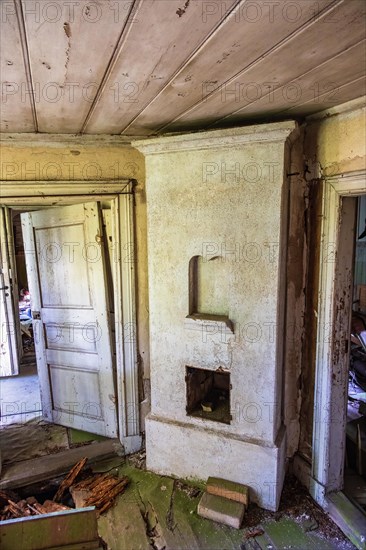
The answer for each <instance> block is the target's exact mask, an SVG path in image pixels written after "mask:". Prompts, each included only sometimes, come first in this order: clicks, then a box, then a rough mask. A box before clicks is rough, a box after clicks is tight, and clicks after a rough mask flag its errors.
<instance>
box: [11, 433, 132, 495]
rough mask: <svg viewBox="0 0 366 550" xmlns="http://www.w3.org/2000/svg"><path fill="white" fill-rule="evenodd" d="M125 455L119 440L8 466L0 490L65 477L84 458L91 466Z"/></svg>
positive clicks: (92, 444)
mask: <svg viewBox="0 0 366 550" xmlns="http://www.w3.org/2000/svg"><path fill="white" fill-rule="evenodd" d="M123 454H124V451H123V447H122V445H121V443H120V441H119V440H117V439H108V440H106V441H101V442H98V443H91V444H90V445H83V446H82V447H77V448H75V449H67V450H66V451H61V452H59V453H56V454H52V455H47V456H41V457H39V458H34V459H31V460H24V461H22V462H16V463H14V464H12V465H9V466H8V465H5V466H4V467H3V470H2V472H1V480H0V490H5V489H8V488H10V487H11V488H12V489H15V488H18V487H26V486H27V485H32V484H34V483H38V482H39V481H46V480H48V479H52V478H55V477H58V476H60V475H63V474H66V473H67V472H68V471H69V470H70V468H71V467H72V466H73V465H74V464H76V462H78V461H79V460H81V459H82V458H83V457H87V458H88V465H91V464H93V463H94V464H95V463H96V462H99V461H100V460H106V459H109V458H115V457H116V456H122V455H123Z"/></svg>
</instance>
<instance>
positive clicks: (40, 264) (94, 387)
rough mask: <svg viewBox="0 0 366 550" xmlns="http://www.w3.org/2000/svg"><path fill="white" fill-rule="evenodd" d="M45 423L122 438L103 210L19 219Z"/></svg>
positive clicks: (76, 208)
mask: <svg viewBox="0 0 366 550" xmlns="http://www.w3.org/2000/svg"><path fill="white" fill-rule="evenodd" d="M22 228H23V236H24V243H25V250H26V264H27V273H28V278H29V287H30V292H31V297H32V314H33V327H34V334H35V349H36V357H37V366H38V372H39V378H40V389H41V398H42V409H43V414H44V416H45V418H46V419H47V420H49V421H52V422H54V423H56V424H62V425H64V426H70V427H72V428H77V429H81V430H86V431H88V432H92V433H97V434H100V435H105V436H109V437H116V436H117V417H116V392H115V375H114V363H113V354H112V347H111V327H110V318H109V304H108V298H107V296H108V293H107V282H106V281H107V279H106V271H105V257H104V247H103V246H102V225H101V212H100V207H99V204H98V203H96V202H94V203H85V204H78V205H72V206H64V207H58V208H53V209H46V210H39V211H36V212H31V213H27V214H22Z"/></svg>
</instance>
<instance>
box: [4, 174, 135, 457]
mask: <svg viewBox="0 0 366 550" xmlns="http://www.w3.org/2000/svg"><path fill="white" fill-rule="evenodd" d="M135 183H136V182H135V181H134V180H127V179H126V180H118V181H102V182H101V181H72V182H65V181H53V180H48V181H42V182H39V181H12V182H3V183H2V193H1V197H0V205H1V208H0V216H1V220H0V221H1V229H2V238H1V244H2V243H3V242H6V241H7V240H8V239H6V237H7V236H8V235H9V234H10V233H9V231H8V227H9V224H7V222H6V219H4V218H5V217H4V211H7V210H10V209H13V210H18V211H19V210H22V211H23V212H27V211H28V214H27V216H30V215H32V216H33V214H32V212H34V211H35V210H36V211H37V212H36V215H37V216H42V215H43V214H42V212H45V211H46V210H51V209H53V210H54V212H56V211H58V209H59V208H60V209H62V208H64V207H68V206H70V207H75V208H76V207H77V205H79V206H80V205H84V204H85V203H89V202H90V201H94V203H98V204H99V206H98V208H94V207H93V206H92V208H94V213H92V214H93V216H94V214H95V216H94V217H96V212H97V210H99V209H100V207H101V208H103V206H104V205H105V203H106V202H107V203H109V205H110V206H109V211H110V214H109V217H110V220H109V222H110V226H111V228H112V233H113V242H110V241H109V242H108V247H110V248H111V251H112V254H113V262H112V261H111V262H110V267H111V269H110V273H111V277H112V279H113V284H114V286H113V288H108V285H107V284H106V282H102V281H94V283H93V284H94V290H93V292H92V293H90V295H91V296H92V297H93V299H94V298H95V300H94V301H95V303H98V304H99V305H98V308H99V309H98V311H100V307H99V306H100V296H101V295H103V296H104V298H103V300H105V301H107V300H108V296H107V295H108V294H113V301H112V307H111V311H109V312H106V313H105V314H104V315H102V316H101V318H100V319H99V318H98V320H97V326H95V327H94V328H96V329H98V330H99V328H100V327H101V324H102V323H103V322H104V318H105V319H107V317H108V319H112V320H111V321H110V322H108V329H106V330H102V331H100V330H99V332H102V334H103V337H105V338H107V337H108V341H109V344H108V346H110V348H111V351H110V353H111V354H112V355H113V356H114V357H115V368H114V369H112V372H111V377H112V379H113V381H114V390H113V391H108V387H107V385H106V378H107V377H106V376H101V377H99V382H100V383H101V384H99V382H98V383H97V377H98V374H97V370H98V369H94V370H93V369H92V368H91V365H90V364H89V363H90V361H91V359H92V358H91V354H89V355H88V353H84V352H83V354H82V357H81V359H80V356H76V355H74V356H73V358H72V359H73V360H72V362H71V366H73V365H74V366H75V367H76V368H78V367H80V368H79V371H83V373H84V374H80V373H78V374H80V376H81V377H84V378H83V380H84V383H81V382H80V380H79V381H78V382H77V383H76V376H75V377H73V376H72V377H71V379H70V380H71V382H70V384H69V388H70V391H71V390H76V391H77V392H78V398H77V399H75V400H73V399H71V400H70V401H71V409H72V410H71V414H70V408H68V410H67V411H62V410H57V409H60V408H61V407H59V405H60V402H59V396H60V395H61V394H62V391H64V392H65V384H64V383H63V381H62V380H61V379H62V377H63V375H64V373H65V365H64V363H67V362H66V361H60V365H59V368H58V370H57V372H56V371H55V370H54V372H53V373H52V374H53V375H54V376H53V380H51V382H52V383H53V387H51V388H50V391H49V392H48V393H47V391H46V392H44V391H41V401H42V412H43V418H44V419H45V420H46V421H47V422H51V423H55V424H60V425H62V426H65V425H66V426H69V424H68V421H70V417H71V421H72V422H71V424H72V426H71V427H73V428H75V429H77V430H82V431H87V432H89V433H99V435H104V436H106V437H112V438H113V437H117V436H118V437H119V439H120V441H121V443H122V444H123V445H124V448H125V452H126V453H133V452H135V451H138V450H139V449H140V448H141V441H142V438H141V434H140V421H139V400H138V367H137V365H138V361H137V349H136V339H131V338H128V339H127V338H124V333H125V331H127V330H128V331H129V334H131V333H133V334H136V329H135V327H136V312H135V264H134V262H132V260H130V259H131V258H132V259H133V258H134V255H133V253H132V252H133V247H134V196H133V194H134V186H135ZM41 208H42V210H41ZM43 209H44V210H43ZM82 211H83V206H82V207H81V212H82ZM29 213H30V214H29ZM56 214H57V213H56ZM56 214H55V216H56V217H57V215H56ZM89 214H90V212H89ZM80 215H81V214H80ZM93 216H91V217H93ZM107 216H108V214H107ZM89 217H90V216H89ZM70 220H71V223H70V225H71V224H73V223H74V222H76V221H77V219H76V216H74V215H73V216H71V215H70ZM106 224H108V220H107V221H106ZM66 226H67V224H66ZM46 227H50V226H47V223H46ZM53 231H54V234H55V232H56V233H57V231H58V230H56V229H53ZM80 232H81V234H82V233H83V232H82V231H81V230H79V233H80ZM70 233H71V235H70V236H71V239H67V241H71V242H72V241H75V240H77V239H76V238H75V235H76V233H75V232H73V231H72V230H70ZM39 234H41V233H39ZM32 235H33V237H34V235H35V231H33V229H32V224H31V223H28V236H31V237H32ZM86 237H87V241H88V243H91V246H90V247H88V250H89V252H90V253H92V252H93V250H95V249H96V246H100V247H101V246H102V245H103V249H104V248H105V246H106V244H103V243H102V239H101V232H99V230H98V228H96V226H94V229H93V228H92V230H91V232H90V233H89V234H86ZM33 240H34V243H35V241H36V239H34V238H33ZM38 240H39V239H38ZM67 241H66V239H64V240H63V242H64V243H66V242H67ZM34 243H33V251H32V248H30V249H29V248H28V249H29V250H30V251H31V252H32V253H33V255H34V256H35V257H36V254H35V249H34V246H35V244H34ZM88 243H85V244H86V245H87V244H88ZM80 248H82V247H80ZM131 251H132V252H131ZM2 252H3V251H2V250H1V261H2V266H1V267H2V270H1V272H0V275H1V277H0V279H1V286H0V288H4V287H5V286H6V287H8V288H9V286H10V285H9V281H8V280H4V279H6V277H8V279H9V273H11V267H12V266H10V265H9V262H8V265H6V266H5V267H6V268H7V269H3V268H4V260H6V257H5V256H4V255H3V253H2ZM79 256H80V254H79ZM105 256H107V255H105ZM105 259H106V262H105V264H108V258H105ZM51 263H52V262H49V263H46V268H47V272H48V274H49V272H50V270H49V265H50V264H51ZM92 263H93V262H92V261H90V262H89V264H92ZM96 263H98V262H96ZM84 264H85V262H84ZM70 265H71V264H70ZM43 267H44V266H43ZM84 267H85V266H84ZM88 267H90V268H92V267H93V266H88ZM94 267H95V266H94ZM85 269H86V268H85ZM51 271H52V269H51ZM94 271H96V270H95V269H94ZM104 271H105V270H103V272H104ZM13 272H14V270H13ZM55 273H56V271H55ZM31 274H32V277H34V274H36V275H37V276H39V277H40V278H41V277H43V279H44V278H45V276H44V274H45V270H44V269H43V268H42V267H39V266H38V269H37V270H31ZM92 276H93V277H94V275H92ZM106 277H107V275H106V273H104V274H103V278H106ZM28 278H29V270H28ZM46 279H47V277H46ZM70 280H71V281H72V282H73V284H74V286H75V288H76V289H77V290H75V289H74V290H72V291H70V288H69V286H68V285H65V287H64V288H66V295H67V296H69V297H70V292H74V296H76V299H77V300H79V298H80V297H84V298H85V297H86V296H87V294H88V293H87V291H86V290H85V285H84V286H83V285H82V284H81V281H82V280H83V279H82V277H80V274H79V273H77V274H76V275H75V276H73V277H70ZM84 280H85V279H84ZM3 283H4V284H3ZM33 286H37V285H33ZM51 287H52V284H51ZM96 288H97V289H98V292H96V290H95V289H96ZM52 292H53V290H52ZM52 292H51V291H50V293H49V295H50V296H52ZM6 294H7V296H5V295H6ZM31 294H32V293H31ZM122 297H123V299H122ZM5 298H6V299H5ZM33 299H34V296H33V295H32V300H33ZM79 301H80V300H79ZM10 302H11V296H10V294H9V293H7V292H3V293H1V304H0V305H1V308H2V312H1V313H3V311H5V315H4V316H2V318H3V319H9V315H10V314H11V313H14V310H13V312H12V307H13V306H12V303H10ZM40 304H41V300H38V304H36V305H37V306H38V305H40ZM93 304H94V302H93ZM51 305H52V304H51ZM56 305H57V304H56ZM71 305H72V304H71ZM76 305H77V304H76ZM61 309H62V308H61ZM44 313H45V312H44V311H42V308H41V307H39V308H38V307H34V311H32V321H33V325H34V324H37V323H41V322H44V321H46V324H47V323H48V321H49V319H48V318H47V316H46V317H44V318H42V317H43V316H44ZM46 313H49V312H46ZM61 313H62V312H61ZM61 313H60V315H61ZM81 313H82V314H87V308H82V312H81ZM73 320H74V321H75V323H80V322H81V320H80V319H78V318H75V317H74V319H73ZM54 321H56V323H53V324H57V323H58V322H61V321H60V319H54ZM83 326H84V325H83V324H81V325H80V324H79V325H75V330H74V335H75V340H77V334H79V335H80V334H82V333H83V330H79V331H78V330H77V329H78V328H80V327H81V328H82V327H83ZM48 328H49V329H50V330H48V336H51V338H48V340H47V341H46V338H44V340H45V341H46V344H47V345H48V344H49V342H50V341H51V344H52V345H51V347H53V348H58V349H52V350H51V353H52V354H53V355H52V357H51V358H50V355H49V354H48V358H47V357H46V356H47V353H41V354H39V355H40V356H39V357H38V354H37V363H38V361H39V360H40V361H42V360H43V361H44V367H46V368H43V369H41V370H40V369H39V368H38V375H39V376H40V375H41V373H42V378H43V387H46V388H47V384H48V385H49V384H50V379H51V377H50V374H51V373H50V368H49V367H50V366H51V367H52V366H54V365H56V367H57V361H56V360H57V359H60V357H61V355H62V352H63V350H62V349H61V348H62V347H64V346H63V343H64V342H63V341H62V339H61V340H60V338H58V341H57V338H56V336H57V331H56V334H55V331H54V336H55V338H52V330H53V329H54V327H53V328H52V322H51V323H48V327H47V329H48ZM89 328H90V327H89ZM33 332H34V333H35V336H36V337H37V334H40V335H42V334H43V335H44V336H45V335H46V336H47V331H46V330H39V331H37V330H35V328H34V327H33ZM64 334H66V332H65V333H64ZM84 334H85V335H86V336H88V335H90V330H86V331H84ZM88 338H89V340H92V338H90V337H89V336H88ZM88 338H86V339H83V338H81V340H82V343H84V344H86V343H88V344H90V345H92V344H93V342H87V340H88ZM94 340H95V341H96V339H94ZM79 342H80V338H79ZM3 343H4V342H1V346H2V347H1V353H2V360H3V351H4V349H3ZM11 344H12V346H13V347H12V348H11V346H10V342H6V345H7V347H8V351H9V352H11V353H8V357H7V359H11V358H12V357H14V356H16V352H17V349H15V346H14V342H13V341H12V342H11ZM5 347H6V346H5ZM36 347H37V346H36ZM49 347H50V346H49ZM105 349H107V348H106V347H105V346H104V347H103V350H105ZM66 351H69V352H71V353H70V354H69V358H70V357H71V356H72V353H73V352H74V351H75V350H70V349H69V350H66ZM84 351H85V350H84ZM99 356H100V355H99ZM104 357H105V355H104ZM68 362H70V361H68ZM8 363H10V361H8ZM106 364H109V362H107V361H103V364H102V367H103V368H104V366H105V365H106ZM110 364H112V361H111V362H110ZM47 365H48V367H47ZM67 366H68V365H66V367H67ZM51 370H52V369H51ZM15 371H16V369H15V368H13V374H14V373H15ZM87 373H89V374H90V379H89V376H87ZM80 376H79V378H80ZM86 378H87V379H88V383H87V384H86V383H85V379H86ZM73 381H75V383H74V382H73ZM0 383H1V380H0ZM45 383H46V386H45ZM41 386H42V384H41ZM90 388H92V389H93V388H94V389H95V390H96V391H98V392H99V394H98V395H97V400H95V401H96V403H97V405H98V402H99V401H100V400H99V396H100V399H101V400H103V402H104V403H105V408H104V410H105V411H106V414H107V416H106V417H105V418H103V419H102V418H98V413H99V410H97V409H98V406H97V407H95V406H94V407H93V406H90V403H89V402H88V403H87V405H88V406H87V407H86V408H85V407H84V416H87V415H88V419H89V421H88V423H87V425H84V426H83V425H81V426H80V424H82V423H83V415H80V414H77V413H78V412H80V409H79V411H77V406H78V404H80V403H81V402H84V401H85V400H86V397H85V396H88V397H87V398H88V399H89V401H90V402H91V401H92V399H90V397H89V396H90V395H91V392H90V391H89V390H90ZM117 396H118V398H117ZM84 397H85V399H84ZM91 405H93V403H91ZM65 413H66V414H65ZM110 415H112V416H113V417H114V420H113V422H111V416H110ZM99 416H100V415H99ZM76 421H77V422H78V423H79V425H75V422H76ZM100 432H102V433H100Z"/></svg>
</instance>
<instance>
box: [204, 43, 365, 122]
mask: <svg viewBox="0 0 366 550" xmlns="http://www.w3.org/2000/svg"><path fill="white" fill-rule="evenodd" d="M364 42H365V39H362V40H360V41H359V42H356V44H352V46H349V47H348V48H347V49H345V50H342V51H341V52H338V53H337V54H336V55H333V56H332V57H329V58H328V59H326V60H325V61H323V62H322V63H320V64H319V65H316V66H315V67H312V68H311V69H309V70H308V71H305V72H304V73H301V74H300V75H297V76H296V77H294V78H291V80H288V81H287V82H284V83H283V84H281V86H278V87H277V88H275V89H272V90H271V91H270V92H268V94H264V95H262V96H261V97H260V98H258V99H254V100H253V101H251V102H250V103H247V104H246V105H245V106H244V107H240V109H237V110H236V111H232V112H231V113H229V114H227V115H225V116H223V117H221V118H218V119H216V120H215V122H214V123H213V124H209V125H208V126H207V127H208V128H211V127H212V126H215V125H216V124H217V123H218V122H222V121H223V120H225V119H227V118H230V117H232V116H233V115H237V114H239V113H241V112H242V111H245V109H246V108H247V107H249V106H250V105H253V104H255V103H257V102H258V101H261V100H262V99H265V98H266V97H268V96H269V95H271V94H274V93H275V92H278V91H279V90H281V89H283V88H284V87H285V86H288V85H289V84H291V82H293V81H294V80H299V79H301V78H303V77H304V76H307V75H309V74H311V73H312V72H313V71H316V70H317V69H319V68H321V67H322V66H323V65H326V64H327V63H330V62H331V61H333V60H335V59H337V57H340V56H341V55H343V54H345V53H346V52H348V51H349V50H352V49H353V48H356V47H357V46H360V45H361V44H363V43H364ZM360 78H362V77H360ZM357 80H359V79H356V81H357ZM342 86H343V84H342ZM342 86H338V88H339V89H340V88H341V87H342ZM326 94H329V90H327V91H325V92H324V93H322V94H319V95H318V99H319V98H320V97H321V96H323V95H326ZM313 100H314V98H312V99H311V100H309V101H306V102H304V103H299V104H297V105H293V106H292V107H290V109H285V110H284V111H280V113H282V112H286V111H287V110H291V109H293V108H295V107H298V106H299V105H306V104H307V103H309V102H310V101H313Z"/></svg>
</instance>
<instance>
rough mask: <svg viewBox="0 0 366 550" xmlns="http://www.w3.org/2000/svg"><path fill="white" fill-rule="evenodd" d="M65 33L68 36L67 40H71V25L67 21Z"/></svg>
mask: <svg viewBox="0 0 366 550" xmlns="http://www.w3.org/2000/svg"><path fill="white" fill-rule="evenodd" d="M64 31H65V34H66V36H67V38H70V36H71V27H70V23H68V22H67V21H66V22H65V23H64Z"/></svg>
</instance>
